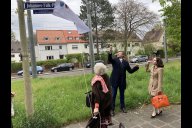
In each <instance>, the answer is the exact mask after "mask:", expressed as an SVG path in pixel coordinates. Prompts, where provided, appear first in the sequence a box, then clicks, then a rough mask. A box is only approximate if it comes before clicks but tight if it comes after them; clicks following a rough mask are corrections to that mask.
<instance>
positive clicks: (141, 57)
mask: <svg viewBox="0 0 192 128" xmlns="http://www.w3.org/2000/svg"><path fill="white" fill-rule="evenodd" d="M147 60H148V56H147V55H139V56H135V57H133V58H132V59H131V60H130V62H131V63H138V62H146V61H147Z"/></svg>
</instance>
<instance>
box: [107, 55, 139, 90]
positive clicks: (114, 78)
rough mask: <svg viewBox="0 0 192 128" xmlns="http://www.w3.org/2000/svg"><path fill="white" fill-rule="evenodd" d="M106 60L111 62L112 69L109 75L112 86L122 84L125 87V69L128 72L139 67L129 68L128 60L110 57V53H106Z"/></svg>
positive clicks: (132, 71)
mask: <svg viewBox="0 0 192 128" xmlns="http://www.w3.org/2000/svg"><path fill="white" fill-rule="evenodd" d="M108 61H109V62H110V63H111V64H112V66H113V70H112V73H111V77H110V82H111V85H112V87H113V86H123V87H124V88H125V89H126V70H127V71H128V72H129V73H134V72H135V71H137V70H138V69H139V67H137V66H136V67H133V68H131V67H130V65H129V63H128V61H126V60H123V61H122V63H121V61H120V60H119V58H117V57H116V58H112V54H111V53H109V54H108Z"/></svg>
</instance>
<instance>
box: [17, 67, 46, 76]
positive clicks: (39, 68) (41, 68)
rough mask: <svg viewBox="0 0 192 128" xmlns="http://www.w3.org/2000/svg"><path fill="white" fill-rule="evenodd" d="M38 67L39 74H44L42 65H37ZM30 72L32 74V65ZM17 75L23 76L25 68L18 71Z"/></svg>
mask: <svg viewBox="0 0 192 128" xmlns="http://www.w3.org/2000/svg"><path fill="white" fill-rule="evenodd" d="M36 69H37V74H42V73H43V71H44V70H43V67H41V66H36ZM29 73H30V75H32V68H31V67H30V68H29ZM17 75H18V76H22V75H23V70H20V71H18V72H17Z"/></svg>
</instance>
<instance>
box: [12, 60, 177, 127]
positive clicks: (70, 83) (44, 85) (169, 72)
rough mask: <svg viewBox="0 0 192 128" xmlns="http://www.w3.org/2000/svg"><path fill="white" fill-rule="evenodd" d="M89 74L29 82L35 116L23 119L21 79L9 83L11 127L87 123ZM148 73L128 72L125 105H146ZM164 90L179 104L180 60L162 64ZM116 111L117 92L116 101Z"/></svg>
mask: <svg viewBox="0 0 192 128" xmlns="http://www.w3.org/2000/svg"><path fill="white" fill-rule="evenodd" d="M108 74H109V75H110V72H108ZM92 77H93V75H92V74H86V75H85V76H84V75H81V76H69V77H66V76H65V77H57V78H37V79H32V80H31V82H32V91H33V103H34V110H35V113H34V116H33V117H32V118H30V119H26V113H25V99H24V98H25V96H24V82H23V80H17V81H16V80H15V81H12V82H11V85H12V87H11V90H12V91H15V92H16V96H15V98H14V109H15V117H13V119H12V121H13V125H14V128H60V127H61V126H63V125H67V124H69V123H71V122H75V121H83V120H87V119H88V118H89V117H90V116H91V110H90V109H89V108H87V107H86V106H85V94H84V93H85V92H87V91H89V90H90V89H91V86H90V81H91V79H92ZM148 82H149V73H146V72H145V69H144V67H140V69H139V70H138V71H137V72H135V73H133V74H128V73H127V89H126V90H125V104H126V108H127V109H133V108H136V107H139V106H141V105H143V104H144V103H145V104H148V103H150V102H149V95H148V90H147V88H148ZM163 91H164V93H165V94H167V95H168V97H169V100H170V102H171V103H176V102H180V101H181V61H180V60H176V61H174V62H169V63H167V64H165V68H164V79H163ZM116 111H119V92H118V95H117V100H116Z"/></svg>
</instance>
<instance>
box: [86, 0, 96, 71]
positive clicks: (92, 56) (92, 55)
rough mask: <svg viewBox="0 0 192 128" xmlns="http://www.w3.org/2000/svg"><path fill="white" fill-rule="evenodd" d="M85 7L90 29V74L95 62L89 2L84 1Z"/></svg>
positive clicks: (87, 0)
mask: <svg viewBox="0 0 192 128" xmlns="http://www.w3.org/2000/svg"><path fill="white" fill-rule="evenodd" d="M86 6H87V19H88V26H89V28H90V30H91V31H90V32H89V53H90V55H91V57H90V59H91V69H92V73H94V69H93V67H94V65H95V64H94V61H95V57H94V51H93V36H92V25H91V15H90V3H89V0H86Z"/></svg>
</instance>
